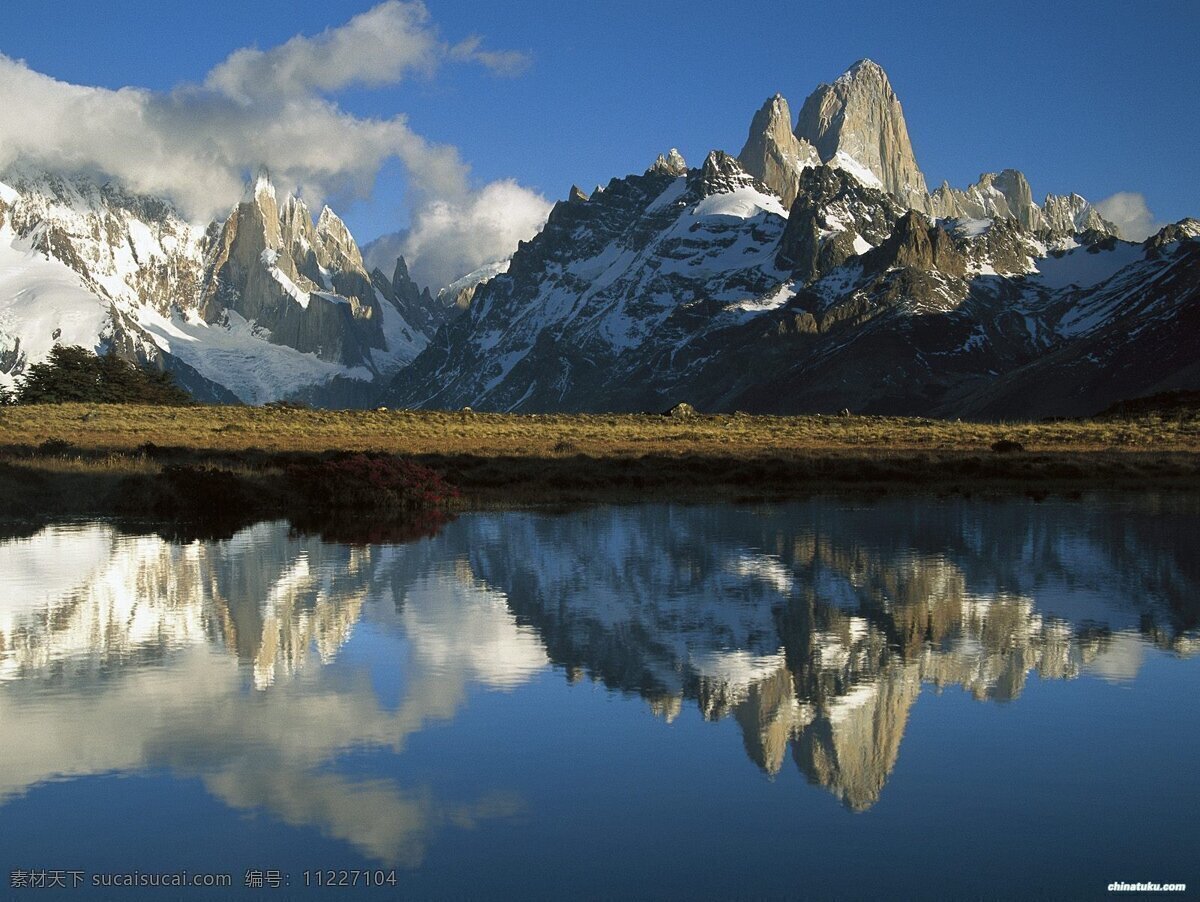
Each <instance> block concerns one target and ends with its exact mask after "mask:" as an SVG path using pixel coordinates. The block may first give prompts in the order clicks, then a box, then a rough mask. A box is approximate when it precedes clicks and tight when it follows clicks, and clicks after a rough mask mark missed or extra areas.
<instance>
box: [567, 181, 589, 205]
mask: <svg viewBox="0 0 1200 902" xmlns="http://www.w3.org/2000/svg"><path fill="white" fill-rule="evenodd" d="M587 202H588V196H587V195H586V194H584V193H583V189H581V188H580V187H579V186H578V185H572V186H571V191H570V193H569V194H568V195H567V203H569V204H586V203H587Z"/></svg>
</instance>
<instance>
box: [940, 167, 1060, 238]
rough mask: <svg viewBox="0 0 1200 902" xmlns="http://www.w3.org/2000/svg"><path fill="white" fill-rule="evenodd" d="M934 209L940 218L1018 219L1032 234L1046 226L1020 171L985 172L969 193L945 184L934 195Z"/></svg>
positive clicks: (968, 189) (968, 190)
mask: <svg viewBox="0 0 1200 902" xmlns="http://www.w3.org/2000/svg"><path fill="white" fill-rule="evenodd" d="M930 208H931V210H930V211H931V212H932V213H933V215H934V216H936V217H938V218H939V219H960V218H967V219H1015V220H1016V221H1017V222H1019V223H1020V224H1021V225H1022V226H1023V227H1024V228H1026V229H1029V230H1030V231H1037V230H1039V229H1043V228H1045V227H1046V218H1045V216H1044V214H1043V213H1042V210H1041V208H1040V207H1039V206H1038V205H1037V204H1035V203H1034V202H1033V192H1032V191H1031V190H1030V188H1029V182H1028V181H1027V180H1026V179H1025V176H1024V174H1023V173H1021V172H1020V171H1019V170H1016V169H1005V170H1004V171H1003V172H999V173H996V172H985V173H984V174H983V175H981V176H979V181H978V182H976V183H975V184H974V185H971V186H970V187H968V188H967V189H966V190H965V191H959V190H957V189H956V188H951V187H950V185H949V183H948V182H943V183H942V185H941V187H940V188H938V189H937V190H936V191H934V192H933V194H932V195H931V196H930Z"/></svg>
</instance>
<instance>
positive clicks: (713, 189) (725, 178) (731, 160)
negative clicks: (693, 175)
mask: <svg viewBox="0 0 1200 902" xmlns="http://www.w3.org/2000/svg"><path fill="white" fill-rule="evenodd" d="M700 184H701V191H702V193H703V194H704V195H705V196H707V195H709V194H724V193H726V192H728V191H733V190H734V189H736V188H745V187H748V186H751V185H753V184H754V177H753V176H752V175H750V173H748V172H747V171H746V170H745V169H743V168H742V164H741V163H739V162H738V161H737V159H736V158H735V157H731V156H730V155H729V154H727V153H725V151H723V150H714V151H711V152H710V153H709V155H708V156H707V157H705V158H704V165H703V166H702V167H701V169H700Z"/></svg>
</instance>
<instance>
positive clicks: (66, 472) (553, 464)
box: [0, 404, 1200, 521]
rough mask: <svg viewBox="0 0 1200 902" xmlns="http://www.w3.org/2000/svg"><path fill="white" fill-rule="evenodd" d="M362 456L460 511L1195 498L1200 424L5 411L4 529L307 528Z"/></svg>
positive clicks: (1190, 420) (1, 459)
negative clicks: (106, 525) (334, 483)
mask: <svg viewBox="0 0 1200 902" xmlns="http://www.w3.org/2000/svg"><path fill="white" fill-rule="evenodd" d="M1005 443H1009V444H1005ZM1013 445H1015V446H1016V448H1015V450H1011V448H1012V446H1013ZM993 446H995V448H996V449H994V447H993ZM997 449H998V450H997ZM354 453H368V454H373V455H397V456H401V457H404V458H406V459H408V460H411V461H414V462H416V463H419V464H422V465H424V466H426V467H429V468H431V469H433V470H435V471H437V472H438V473H439V474H441V475H442V476H443V477H445V479H446V480H447V481H448V482H449V483H450V484H451V485H453V486H455V487H457V488H458V490H459V491H460V492H461V497H459V498H458V499H456V500H454V501H453V502H452V503H451V504H450V508H449V509H450V510H451V511H453V512H460V511H467V510H475V509H496V508H503V507H509V508H518V507H531V506H537V507H542V506H562V505H582V504H597V503H625V502H636V501H644V500H645V501H651V500H652V501H679V502H705V501H712V502H717V501H741V500H746V501H751V500H786V499H790V498H800V497H808V496H812V495H873V496H878V495H887V494H911V493H919V494H932V495H960V496H964V495H965V496H971V495H1003V496H1009V497H1012V496H1028V497H1031V498H1034V499H1035V500H1040V499H1041V498H1045V497H1048V496H1051V495H1064V496H1068V497H1078V496H1079V495H1081V494H1082V493H1085V492H1086V493H1092V492H1143V491H1155V492H1164V491H1185V492H1187V491H1196V490H1200V422H1198V421H1197V420H1196V419H1195V418H1194V417H1192V416H1190V415H1187V416H1179V415H1172V416H1169V417H1159V416H1143V417H1140V418H1138V419H1116V420H1084V421H1056V422H1051V423H997V424H980V423H957V422H948V421H935V420H918V419H911V418H907V419H900V418H882V417H821V416H807V417H753V416H746V415H740V414H734V415H723V414H722V415H711V416H703V415H696V416H692V417H688V418H685V419H676V418H673V417H670V416H654V415H611V416H609V415H555V416H544V415H524V416H518V415H507V414H476V413H470V412H458V413H442V412H417V411H395V412H389V411H309V410H293V409H286V408H239V407H191V408H163V407H133V406H117V405H78V404H73V405H54V406H49V405H46V406H40V405H39V406H30V407H20V408H14V407H8V408H3V409H0V517H2V518H4V519H6V520H15V519H24V518H30V519H37V520H43V521H44V520H46V519H62V518H71V517H89V516H98V517H122V518H124V517H131V516H150V517H153V518H155V519H188V518H189V516H191V515H193V514H195V513H196V509H197V506H199V507H203V508H204V513H205V515H206V516H212V515H213V514H214V512H216V513H220V512H222V509H223V507H227V508H228V513H229V514H230V515H234V514H236V515H237V516H238V517H243V516H254V517H255V518H256V519H264V518H268V519H269V518H274V517H287V518H291V519H299V520H303V519H304V518H305V517H306V516H310V515H311V514H312V511H309V510H307V509H306V508H305V506H304V503H303V501H302V500H301V499H298V498H297V497H296V493H295V491H294V490H293V489H291V488H290V487H289V485H288V482H287V479H286V472H287V470H288V468H289V467H292V466H294V465H297V464H306V463H308V464H311V463H312V462H314V461H321V460H327V459H330V458H336V457H338V456H344V455H347V454H354ZM180 467H183V468H188V469H191V470H196V469H200V470H215V471H220V472H221V473H222V475H223V476H224V477H225V482H224V483H221V484H220V485H221V486H222V487H224V488H228V489H229V492H228V495H229V497H228V498H224V497H218V498H210V499H188V498H182V497H180V495H179V492H178V491H177V490H175V491H172V490H168V489H169V487H168V486H167V485H166V475H164V474H167V475H169V473H168V472H167V471H168V470H169V469H178V468H180ZM219 494H225V493H224V492H221V493H219ZM343 513H345V512H343ZM351 513H353V512H351ZM368 518H369V517H368Z"/></svg>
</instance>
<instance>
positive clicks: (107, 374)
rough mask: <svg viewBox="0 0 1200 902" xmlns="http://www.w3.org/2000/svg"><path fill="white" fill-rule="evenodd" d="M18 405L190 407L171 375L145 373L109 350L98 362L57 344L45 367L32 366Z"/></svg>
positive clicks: (82, 351)
mask: <svg viewBox="0 0 1200 902" xmlns="http://www.w3.org/2000/svg"><path fill="white" fill-rule="evenodd" d="M15 401H16V403H18V404H64V403H68V402H72V401H75V402H83V403H90V404H168V405H181V404H190V403H191V402H192V399H191V396H190V395H188V393H187V392H185V391H184V390H183V389H181V388H179V387H178V386H177V385H176V384H175V380H174V378H173V377H172V376H171V374H170V373H166V372H163V373H158V372H153V371H151V370H147V369H143V368H141V367H138V366H136V365H135V364H132V363H130V362H129V361H127V360H124V359H122V358H121V357H118V356H117V355H116V354H115V353H113V352H112V351H109V352H108V353H107V354H105V355H104V356H103V357H99V356H97V355H95V354H93V353H92V352H91V351H88V350H87V349H86V348H80V347H64V346H62V345H55V346H54V348H53V349H52V350H51V351H50V357H49V359H47V360H46V361H45V362H44V363H35V364H33V365H32V366H31V367H29V370H28V372H27V373H26V374H25V379H24V381H23V382H22V384H21V385H20V386H19V387H18V389H17V392H16V396H15Z"/></svg>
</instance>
